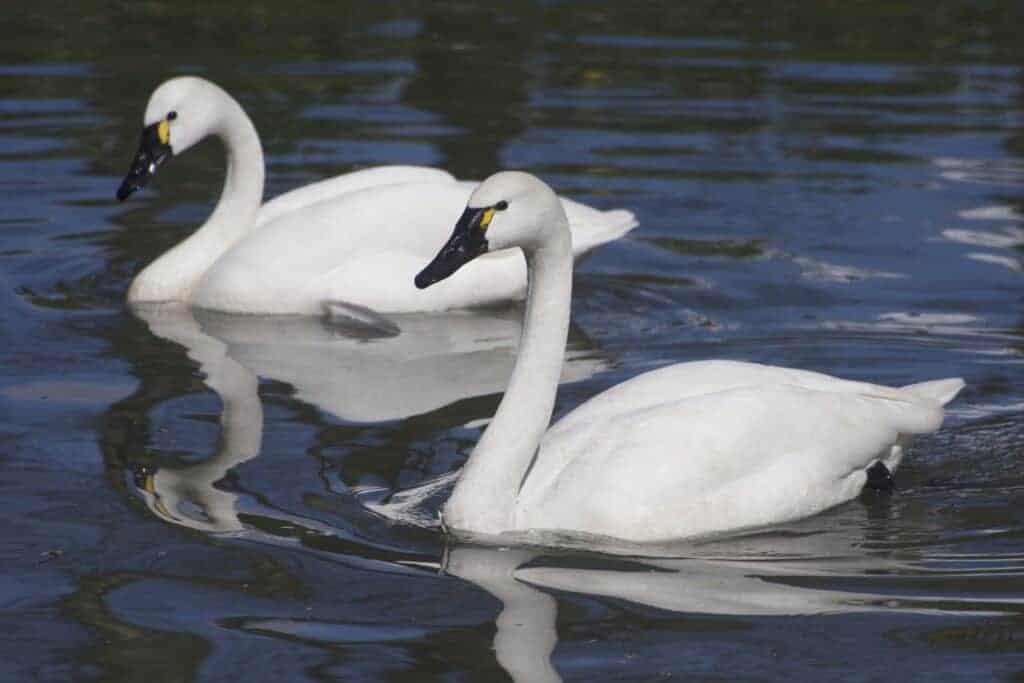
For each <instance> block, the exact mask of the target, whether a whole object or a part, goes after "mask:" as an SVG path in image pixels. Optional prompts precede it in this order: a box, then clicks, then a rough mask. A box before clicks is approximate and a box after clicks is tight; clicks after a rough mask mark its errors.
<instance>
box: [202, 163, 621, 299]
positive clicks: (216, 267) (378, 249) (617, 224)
mask: <svg viewBox="0 0 1024 683" xmlns="http://www.w3.org/2000/svg"><path fill="white" fill-rule="evenodd" d="M391 168H392V167H383V168H375V169H369V170H367V171H360V172H357V173H352V174H348V175H347V176H342V177H340V178H336V179H332V180H330V181H324V182H325V183H330V184H331V185H330V187H332V188H334V189H336V190H337V189H340V188H346V189H347V191H345V192H343V193H342V194H339V195H336V196H331V197H329V198H323V199H319V200H318V201H315V202H313V203H309V204H305V203H302V202H301V201H300V200H301V199H302V198H303V197H307V198H312V197H319V196H320V195H321V194H322V193H320V192H313V190H312V186H310V187H309V188H302V189H301V190H297V191H295V192H296V193H298V194H296V195H295V197H290V196H289V195H292V194H293V193H289V195H285V196H282V197H281V198H280V201H279V200H274V202H270V203H268V204H267V205H266V207H265V211H264V212H263V213H261V217H260V220H261V221H262V222H261V224H260V227H259V228H258V229H257V230H254V231H253V232H251V233H250V234H248V235H247V236H246V237H244V238H243V239H242V240H240V241H239V242H238V243H237V244H235V245H234V246H232V247H231V248H230V249H229V250H228V251H227V252H226V253H225V254H224V255H223V256H222V257H221V258H220V259H218V260H217V262H216V263H214V264H213V266H212V267H211V268H210V269H209V270H208V271H207V272H206V274H205V275H204V276H203V278H202V280H201V281H200V283H199V286H198V288H197V291H196V293H195V295H194V301H193V302H194V303H195V304H196V305H197V306H199V307H201V308H206V309H212V310H220V311H229V312H237V313H266V314H290V313H300V314H307V315H319V314H321V313H323V312H324V308H325V306H330V305H331V304H332V303H335V304H338V305H341V306H345V305H349V306H351V305H355V306H357V307H363V308H369V309H371V310H373V311H376V312H378V313H396V312H409V311H441V310H448V309H453V308H465V307H470V306H483V305H488V304H493V303H497V302H501V301H507V300H512V299H521V298H522V297H523V296H524V294H525V291H526V263H525V260H524V258H523V256H522V252H520V251H519V250H503V251H500V252H494V253H490V254H485V255H484V256H482V257H480V258H479V259H476V260H475V261H474V262H473V263H470V264H468V265H466V266H465V267H464V268H463V270H462V271H461V272H460V273H459V277H457V278H450V279H449V280H446V281H445V282H441V283H438V284H437V285H436V286H434V287H431V288H430V289H429V290H419V289H417V288H416V287H415V285H414V283H413V278H414V277H415V275H416V274H417V273H418V272H419V271H420V270H422V269H423V267H424V265H426V264H427V263H429V262H430V259H431V258H432V257H433V256H434V255H435V254H436V252H437V249H438V247H439V245H442V244H444V242H445V240H446V239H447V238H448V236H449V235H450V234H451V230H452V226H453V225H455V223H456V221H457V220H458V218H459V216H460V215H461V214H462V211H463V209H464V207H465V205H466V201H467V200H468V198H469V195H470V193H471V192H472V190H473V188H474V187H475V184H473V183H468V182H456V181H454V180H453V179H452V178H451V176H449V175H448V174H446V173H443V172H437V173H440V174H441V175H440V176H439V177H438V176H436V174H435V170H434V169H416V168H414V167H413V168H409V167H399V169H401V170H396V171H390V170H389V169H391ZM418 173H421V174H423V175H424V176H425V177H428V178H433V179H428V180H425V181H418V182H402V181H400V178H402V177H406V176H408V175H410V174H412V175H416V174H418ZM392 181H394V182H392ZM361 185H362V187H360V186H361ZM307 190H308V192H307ZM275 202H278V203H275ZM563 202H564V203H565V204H566V205H567V207H569V208H570V210H571V211H572V215H573V216H576V219H577V228H578V230H579V231H580V232H579V234H581V235H583V236H582V237H580V244H581V247H580V249H581V250H585V249H588V248H593V247H594V246H596V245H597V244H600V243H601V242H602V241H606V240H607V239H613V238H614V237H615V236H618V235H619V234H622V232H623V231H625V230H628V229H630V228H631V227H632V226H633V225H635V221H633V219H632V214H629V213H628V212H621V211H607V212H602V211H598V210H596V209H591V208H589V207H586V206H583V205H582V204H578V203H576V202H571V201H570V200H563ZM272 205H273V206H272ZM286 208H287V209H289V210H287V211H285V209H286ZM574 239H575V237H574Z"/></svg>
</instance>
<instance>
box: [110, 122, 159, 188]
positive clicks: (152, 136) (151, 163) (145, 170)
mask: <svg viewBox="0 0 1024 683" xmlns="http://www.w3.org/2000/svg"><path fill="white" fill-rule="evenodd" d="M161 126H164V127H165V128H163V139H161ZM166 126H167V122H166V121H160V122H157V123H154V124H153V125H152V126H146V127H145V128H143V129H142V140H140V141H139V151H138V152H136V154H135V160H134V161H132V167H131V168H130V169H128V175H126V176H125V177H124V181H122V182H121V187H119V188H117V198H118V199H120V200H121V201H124V200H125V199H127V198H128V196H129V195H131V194H132V193H133V192H135V191H136V190H140V189H142V188H143V187H145V186H146V183H148V182H149V179H150V177H152V175H153V174H154V173H156V169H158V168H160V166H161V165H162V164H163V163H164V162H165V161H167V160H168V159H170V158H171V156H172V154H173V152H171V146H170V145H169V144H167V142H165V140H166V139H167V138H166Z"/></svg>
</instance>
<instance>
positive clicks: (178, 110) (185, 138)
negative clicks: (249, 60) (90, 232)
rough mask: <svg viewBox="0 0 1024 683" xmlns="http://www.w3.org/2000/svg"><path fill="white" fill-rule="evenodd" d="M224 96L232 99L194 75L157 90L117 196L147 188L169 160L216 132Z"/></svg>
mask: <svg viewBox="0 0 1024 683" xmlns="http://www.w3.org/2000/svg"><path fill="white" fill-rule="evenodd" d="M224 98H227V99H228V100H230V98H229V97H228V95H227V93H225V92H224V91H223V90H221V89H220V88H219V87H217V86H216V85H214V84H213V83H211V82H209V81H207V80H205V79H202V78H197V77H195V76H180V77H178V78H172V79H170V80H168V81H165V82H164V83H162V84H161V85H160V86H159V87H158V88H157V89H156V90H154V91H153V94H152V95H151V96H150V98H149V104H147V105H146V115H145V117H144V118H143V126H142V139H141V140H140V141H139V149H138V151H137V152H136V153H135V158H134V159H133V160H132V165H131V168H129V170H128V174H127V175H126V176H125V178H124V181H123V182H122V183H121V186H120V187H119V188H118V190H117V198H118V199H120V200H121V201H124V200H125V199H127V198H128V197H129V196H130V195H131V194H132V193H133V192H135V191H137V190H140V189H142V188H143V187H145V186H146V183H148V182H149V179H150V178H152V177H153V175H154V174H155V173H156V171H157V169H158V168H160V166H162V165H163V164H164V163H165V162H166V161H167V160H168V159H170V158H171V157H172V156H175V155H177V154H181V153H182V152H184V151H185V150H186V149H188V148H189V147H191V146H192V145H194V144H196V143H197V142H199V141H200V140H202V139H203V138H204V137H206V136H207V135H209V134H210V133H211V132H213V131H214V127H215V126H216V123H217V121H218V116H217V106H218V105H219V103H221V102H223V101H224Z"/></svg>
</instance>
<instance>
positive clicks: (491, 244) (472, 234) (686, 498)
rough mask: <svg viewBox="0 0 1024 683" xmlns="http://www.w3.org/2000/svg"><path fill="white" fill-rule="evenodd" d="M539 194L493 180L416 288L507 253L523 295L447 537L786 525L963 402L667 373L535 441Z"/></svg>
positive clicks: (926, 389)
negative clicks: (507, 365)
mask: <svg viewBox="0 0 1024 683" xmlns="http://www.w3.org/2000/svg"><path fill="white" fill-rule="evenodd" d="M570 242H571V239H570V235H569V230H568V221H567V218H566V216H565V212H564V211H563V210H562V208H561V206H560V205H559V202H558V199H557V197H556V195H555V194H554V192H552V190H551V189H550V188H549V187H548V186H547V185H545V184H544V183H543V182H542V181H540V180H539V179H537V178H535V177H534V176H532V175H529V174H526V173H522V172H515V171H508V172H502V173H498V174H496V175H493V176H491V177H490V178H488V179H487V180H485V181H484V182H483V183H481V185H480V186H479V187H478V188H477V189H476V190H475V191H474V192H473V194H472V196H471V197H470V199H469V202H468V204H467V207H466V209H465V211H464V213H463V214H462V217H461V218H460V219H459V220H458V222H457V223H456V225H455V229H454V231H453V232H452V234H451V236H450V238H449V240H448V241H447V243H445V244H444V246H443V247H442V248H441V250H440V251H439V252H438V254H437V256H436V257H435V258H434V260H432V261H431V262H430V263H429V264H428V265H427V266H426V267H425V268H424V269H423V270H422V271H421V272H420V273H419V274H418V275H417V276H416V280H415V283H416V286H417V287H423V288H425V287H430V286H433V285H434V283H436V282H440V281H442V280H444V279H445V278H447V277H449V276H451V275H452V274H453V273H455V271H457V270H458V269H459V268H461V267H462V266H463V264H465V263H467V262H470V261H472V260H473V259H475V258H477V257H482V256H483V255H484V254H486V253H489V252H492V251H494V252H496V251H499V250H502V249H508V248H512V247H519V248H521V249H522V250H523V252H524V253H525V255H526V263H527V268H528V270H529V288H528V293H527V298H526V310H525V322H524V326H523V333H522V341H521V342H520V346H519V354H518V357H517V359H516V364H515V367H514V369H513V372H512V376H511V379H510V381H509V385H508V389H507V391H506V392H505V396H504V397H503V399H502V401H501V403H500V405H499V406H498V409H497V412H496V413H495V415H494V418H493V420H492V421H491V423H490V425H489V426H488V427H487V430H486V431H485V432H484V433H483V435H482V436H481V437H480V440H479V442H478V443H477V445H476V447H475V448H474V449H473V451H472V453H471V454H470V456H469V458H468V460H467V461H466V463H465V465H464V467H463V469H462V471H461V474H460V475H459V477H458V480H457V482H456V484H455V487H454V489H453V490H452V493H451V495H450V497H449V498H448V500H447V502H446V503H445V505H444V507H443V508H442V519H443V522H444V523H445V525H446V526H447V528H448V529H450V530H451V531H452V532H453V533H454V534H456V535H459V534H462V535H469V536H476V537H483V538H486V537H489V536H496V535H505V538H508V535H510V534H511V535H514V536H518V535H526V536H528V537H530V539H529V540H531V541H536V540H537V539H540V541H539V542H542V543H543V542H544V539H545V538H549V537H550V534H573V535H577V534H578V535H582V536H583V537H587V538H589V537H593V536H600V537H611V538H614V539H621V540H625V541H629V542H638V543H647V542H663V541H668V540H674V539H681V538H688V537H694V536H702V535H707V534H717V533H722V532H730V531H735V530H739V529H747V528H753V527H760V526H764V525H768V524H775V523H781V522H786V521H790V520H794V519H797V518H800V517H804V516H809V515H811V514H815V513H817V512H820V511H822V510H825V509H826V508H829V507H831V506H834V505H837V504H839V503H843V502H845V501H848V500H850V499H851V498H853V497H855V496H856V495H857V494H858V493H859V492H860V491H861V490H862V489H863V487H864V486H865V483H866V482H868V480H869V477H870V478H871V479H872V481H875V480H877V481H879V482H882V481H883V480H885V479H887V478H888V476H889V474H890V473H891V471H892V470H894V469H895V467H896V466H897V465H898V464H899V461H900V459H901V458H902V456H903V450H904V447H905V445H906V442H907V440H908V438H909V437H910V435H914V434H922V433H927V432H932V431H935V430H936V429H938V428H939V426H940V424H941V423H942V418H943V408H942V406H943V405H944V404H945V403H947V402H949V401H950V400H952V398H953V397H954V396H955V395H956V394H957V393H958V392H959V390H960V389H961V388H962V387H963V386H964V383H963V380H961V379H944V380H935V381H931V382H924V383H921V384H913V385H910V386H906V387H902V388H889V387H883V386H878V385H874V384H866V383H862V382H853V381H847V380H842V379H839V378H836V377H830V376H828V375H823V374H819V373H815V372H809V371H803V370H796V369H790V368H782V367H773V366H768V365H759V364H754V363H745V362H737V361H727V360H707V361H697V362H689V363H678V364H675V365H671V366H668V367H664V368H661V369H658V370H654V371H651V372H647V373H645V374H642V375H639V376H637V377H634V378H632V379H630V380H628V381H626V382H623V383H622V384H619V385H617V386H614V387H612V388H611V389H609V390H607V391H605V392H603V393H601V394H598V395H597V396H595V397H593V398H591V399H589V400H588V401H586V402H585V403H583V404H582V405H581V406H579V407H578V408H576V409H575V410H574V411H572V412H570V413H569V414H568V415H566V416H565V417H563V418H562V419H561V420H559V421H558V422H557V423H555V424H554V426H552V427H550V428H548V423H549V421H550V419H551V413H552V409H553V406H554V401H555V392H556V390H557V386H558V377H559V371H560V368H561V365H562V354H563V350H564V347H565V342H566V332H567V329H568V324H569V306H570V295H571V289H572V267H573V264H572V252H571V244H570Z"/></svg>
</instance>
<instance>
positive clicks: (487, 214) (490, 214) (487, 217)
mask: <svg viewBox="0 0 1024 683" xmlns="http://www.w3.org/2000/svg"><path fill="white" fill-rule="evenodd" d="M492 218H494V209H487V210H486V211H484V215H483V216H482V217H481V218H480V227H481V228H483V229H484V230H486V229H487V226H488V225H490V224H491V219H492Z"/></svg>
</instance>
